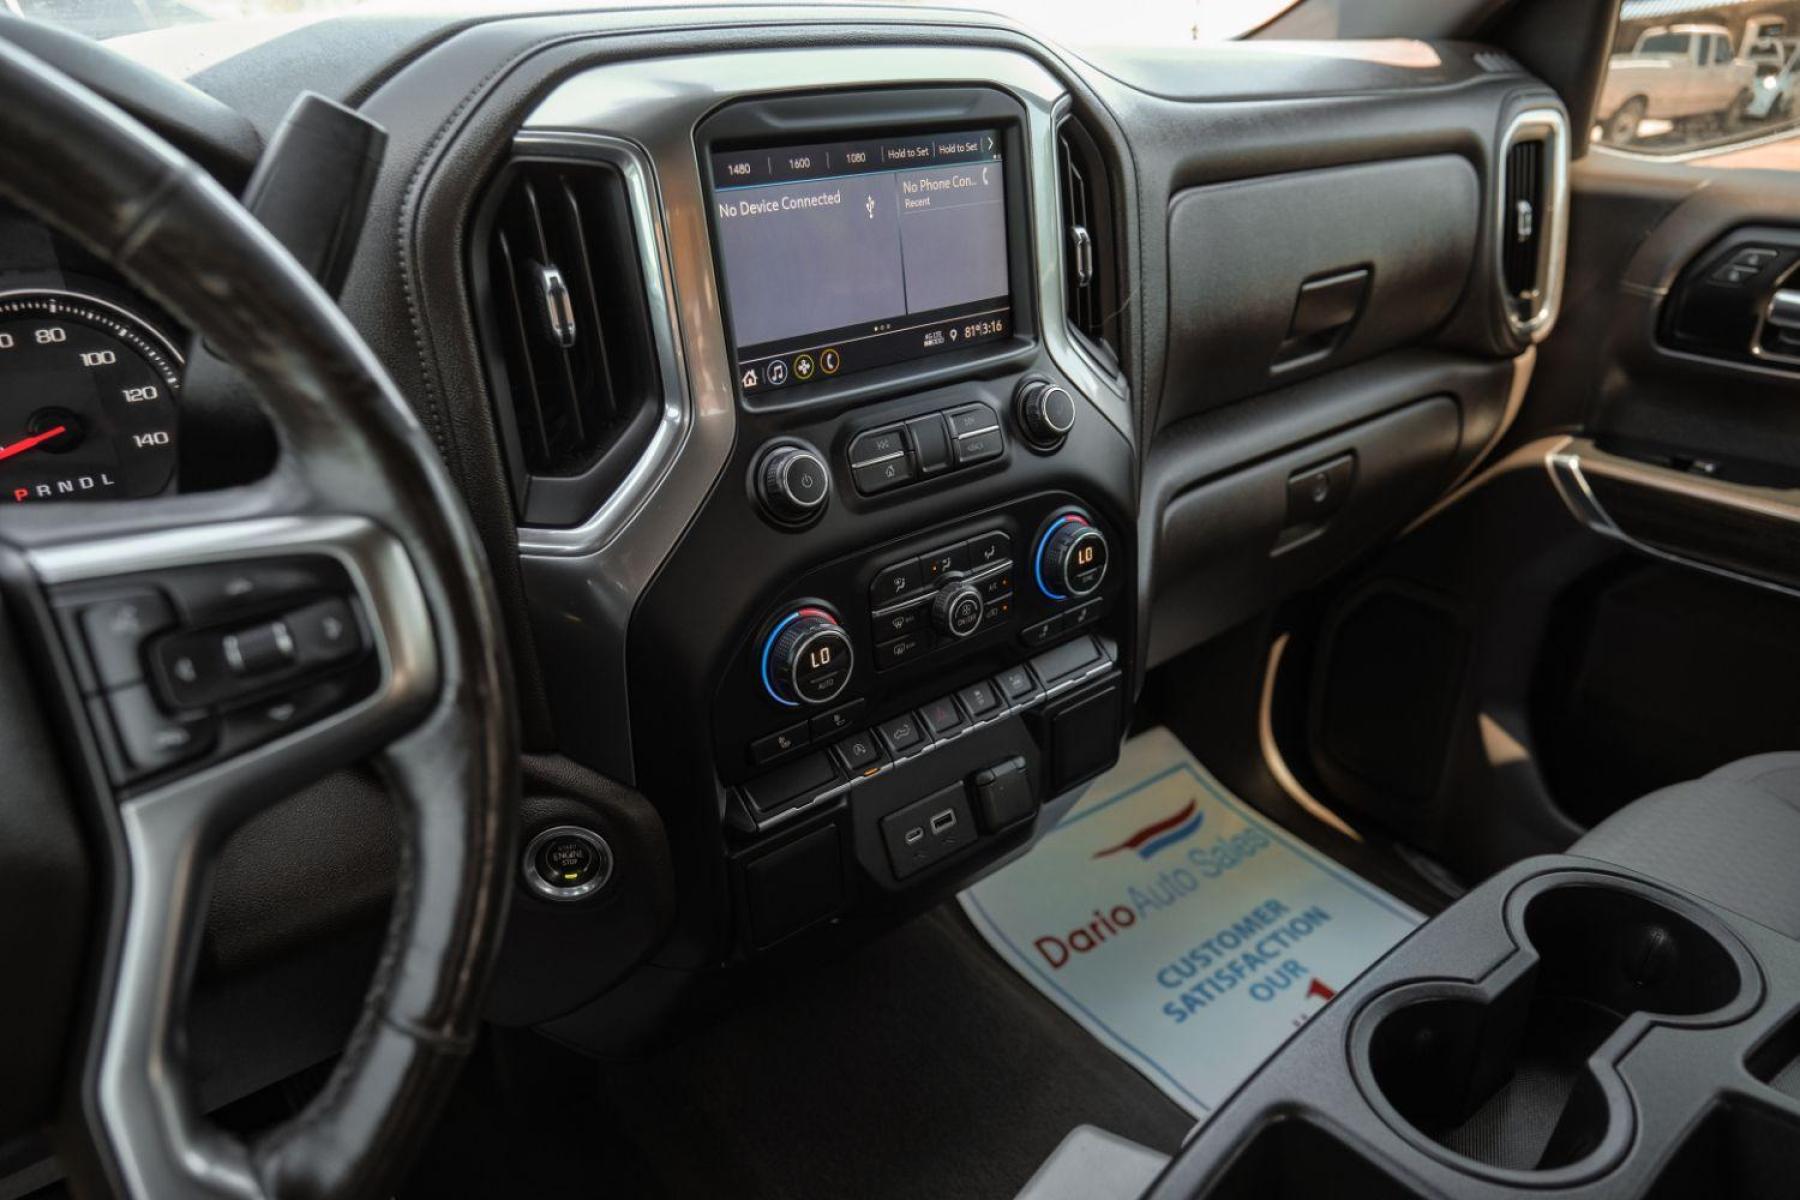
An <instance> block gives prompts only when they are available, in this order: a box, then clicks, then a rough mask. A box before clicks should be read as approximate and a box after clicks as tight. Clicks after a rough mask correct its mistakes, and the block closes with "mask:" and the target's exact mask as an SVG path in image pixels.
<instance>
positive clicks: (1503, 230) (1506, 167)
mask: <svg viewBox="0 0 1800 1200" xmlns="http://www.w3.org/2000/svg"><path fill="white" fill-rule="evenodd" d="M1501 144H1502V147H1503V149H1502V153H1501V158H1500V188H1499V196H1498V198H1497V204H1498V207H1499V213H1498V221H1497V222H1496V226H1497V228H1496V230H1495V232H1496V234H1497V239H1498V245H1497V251H1498V255H1497V257H1498V262H1497V263H1496V264H1495V265H1496V267H1497V268H1498V274H1499V280H1498V283H1499V287H1500V291H1501V305H1502V307H1503V309H1504V311H1505V314H1506V322H1507V325H1508V326H1509V327H1510V328H1511V330H1512V332H1513V333H1514V334H1515V335H1516V336H1518V337H1521V338H1527V339H1530V340H1532V341H1539V340H1542V339H1543V338H1544V337H1545V336H1546V335H1548V334H1549V332H1550V328H1551V326H1552V325H1554V324H1555V322H1556V316H1557V310H1558V308H1559V307H1560V305H1561V302H1562V277H1563V247H1564V244H1565V241H1566V239H1567V236H1568V191H1569V173H1568V162H1569V137H1568V123H1567V122H1566V121H1565V120H1564V118H1563V115H1562V113H1561V112H1560V111H1557V110H1533V111H1530V112H1527V113H1524V114H1521V115H1520V116H1519V117H1517V118H1516V119H1515V120H1514V121H1513V123H1512V125H1511V127H1510V128H1509V129H1508V130H1507V133H1506V137H1505V139H1504V140H1503V141H1502V143H1501Z"/></svg>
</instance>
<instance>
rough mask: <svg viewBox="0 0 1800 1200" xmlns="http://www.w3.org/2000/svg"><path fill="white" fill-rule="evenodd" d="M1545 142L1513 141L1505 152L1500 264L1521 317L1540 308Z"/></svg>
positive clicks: (1510, 296) (1509, 293) (1507, 287)
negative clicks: (1503, 214) (1503, 216)
mask: <svg viewBox="0 0 1800 1200" xmlns="http://www.w3.org/2000/svg"><path fill="white" fill-rule="evenodd" d="M1544 149H1545V146H1544V143H1543V142H1542V141H1539V140H1536V139H1533V140H1531V141H1519V142H1514V143H1513V145H1512V149H1510V150H1508V151H1507V152H1506V193H1505V200H1504V203H1505V205H1506V241H1505V244H1504V245H1502V246H1501V250H1500V253H1501V263H1502V268H1503V274H1504V276H1505V279H1506V293H1507V296H1508V297H1509V298H1510V299H1511V301H1512V303H1513V305H1514V307H1515V308H1516V309H1517V310H1518V312H1519V313H1520V315H1521V316H1528V315H1530V313H1531V312H1532V310H1533V309H1535V308H1536V307H1537V301H1538V297H1539V296H1540V294H1541V290H1542V289H1541V285H1542V283H1543V281H1542V280H1541V279H1539V278H1538V267H1539V262H1538V248H1539V243H1540V242H1542V240H1543V237H1544V225H1543V220H1542V215H1543V211H1544Z"/></svg>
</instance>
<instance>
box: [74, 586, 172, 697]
mask: <svg viewBox="0 0 1800 1200" xmlns="http://www.w3.org/2000/svg"><path fill="white" fill-rule="evenodd" d="M174 622H175V610H174V609H173V608H172V607H170V605H169V601H168V599H167V598H166V597H164V596H163V594H162V593H161V592H154V591H142V592H133V593H132V594H130V595H129V596H121V597H119V598H118V599H116V600H102V601H100V602H99V603H97V604H90V605H88V606H87V607H86V608H84V609H83V610H82V612H81V629H82V633H83V634H84V635H85V637H86V639H87V646H88V651H89V653H90V654H91V655H92V656H93V660H94V673H95V675H96V676H98V677H99V683H100V686H101V687H102V688H114V687H120V686H123V685H124V684H128V683H136V682H138V681H139V680H140V679H142V678H143V677H144V668H143V660H142V654H141V649H142V647H143V644H144V641H145V639H146V638H148V637H149V636H150V635H152V634H154V633H156V632H158V631H159V630H162V629H166V628H168V627H169V626H170V625H172V624H174Z"/></svg>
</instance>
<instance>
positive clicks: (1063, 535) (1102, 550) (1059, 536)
mask: <svg viewBox="0 0 1800 1200" xmlns="http://www.w3.org/2000/svg"><path fill="white" fill-rule="evenodd" d="M1107 557H1108V548H1107V544H1106V535H1105V534H1103V533H1101V532H1100V531H1099V530H1098V529H1096V528H1094V526H1093V523H1092V522H1090V521H1089V520H1088V519H1087V518H1086V517H1085V516H1082V515H1081V514H1079V513H1067V514H1065V515H1063V516H1061V517H1058V518H1057V519H1056V520H1054V521H1052V522H1051V523H1050V527H1049V528H1048V529H1046V530H1045V531H1044V534H1043V536H1042V537H1041V538H1039V539H1038V546H1037V553H1036V554H1035V555H1034V556H1033V559H1034V562H1033V569H1034V570H1035V572H1036V575H1037V585H1038V590H1039V591H1041V592H1042V593H1043V594H1044V595H1045V596H1047V597H1049V598H1050V599H1052V600H1059V601H1060V600H1069V599H1072V598H1079V597H1082V596H1089V595H1092V594H1093V593H1094V591H1095V590H1096V589H1097V588H1099V586H1100V583H1101V581H1102V580H1104V579H1105V578H1106V560H1107Z"/></svg>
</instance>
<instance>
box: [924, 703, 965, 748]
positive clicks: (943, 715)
mask: <svg viewBox="0 0 1800 1200" xmlns="http://www.w3.org/2000/svg"><path fill="white" fill-rule="evenodd" d="M919 713H920V715H921V716H923V717H924V718H925V728H927V729H929V730H930V731H931V736H932V737H934V738H937V739H938V740H939V741H942V740H943V739H945V738H947V737H949V736H950V735H952V734H954V733H956V732H958V731H960V730H961V729H962V727H963V726H965V725H967V724H968V723H969V721H968V718H967V717H964V716H963V714H962V710H961V709H960V708H958V707H956V697H954V696H939V697H938V698H937V699H936V700H933V701H931V702H930V703H929V704H926V705H925V706H924V707H923V708H921V709H920V710H919Z"/></svg>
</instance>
